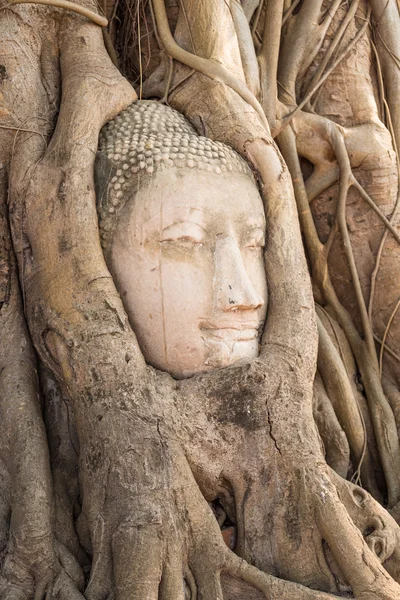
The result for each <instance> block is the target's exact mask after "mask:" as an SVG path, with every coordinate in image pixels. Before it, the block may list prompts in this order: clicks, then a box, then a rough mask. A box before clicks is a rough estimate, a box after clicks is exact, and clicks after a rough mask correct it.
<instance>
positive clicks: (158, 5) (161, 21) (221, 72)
mask: <svg viewBox="0 0 400 600" xmlns="http://www.w3.org/2000/svg"><path fill="white" fill-rule="evenodd" d="M152 2H153V10H154V16H155V19H156V23H157V30H158V35H159V37H160V40H161V43H162V45H163V47H164V49H165V51H166V53H167V54H168V55H169V56H170V57H171V58H173V59H175V60H177V61H179V62H181V63H182V64H184V65H186V66H187V67H190V68H191V69H195V70H196V71H199V73H202V74H203V75H205V76H206V77H210V78H211V79H214V80H215V81H218V82H220V83H223V84H225V85H227V86H228V87H230V88H231V89H232V90H234V91H235V92H236V93H237V94H239V96H240V97H241V98H242V99H243V100H244V101H245V102H247V103H248V104H250V106H252V107H253V108H254V110H255V111H256V113H257V114H258V116H259V117H260V120H261V122H262V124H263V125H264V127H265V129H266V130H267V131H268V132H269V125H268V121H267V119H266V117H265V113H264V111H263V109H262V107H261V104H260V103H259V102H258V100H257V98H256V97H255V96H254V95H253V94H252V93H251V92H250V90H249V88H248V87H247V85H246V83H245V82H244V81H242V80H241V79H239V78H238V77H235V75H233V74H232V73H231V72H230V71H228V69H226V68H225V67H224V66H223V65H222V64H220V63H219V62H217V61H215V60H212V59H208V58H202V57H201V56H196V55H195V54H192V53H191V52H187V51H186V50H184V49H183V48H181V47H180V46H179V45H178V44H177V43H176V41H175V40H174V38H173V35H172V33H171V30H170V27H169V23H168V17H167V11H166V9H165V4H164V0H152Z"/></svg>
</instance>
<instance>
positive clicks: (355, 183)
mask: <svg viewBox="0 0 400 600" xmlns="http://www.w3.org/2000/svg"><path fill="white" fill-rule="evenodd" d="M351 185H353V186H354V187H355V188H356V189H357V190H358V191H359V192H360V195H361V197H362V198H364V200H365V201H366V202H368V204H369V205H370V207H371V208H372V210H373V211H374V212H375V213H376V214H377V215H378V217H379V218H380V219H381V221H382V222H383V223H384V224H385V226H386V227H387V228H388V229H389V231H390V233H391V234H392V235H393V237H394V239H395V240H396V242H398V243H399V244H400V235H399V234H398V232H397V231H396V229H395V228H394V227H393V225H392V223H391V222H390V221H389V219H387V218H386V217H385V215H384V214H383V212H382V211H381V210H380V209H379V207H378V206H377V205H376V204H375V202H374V201H373V200H372V198H371V197H370V195H369V194H367V192H366V191H365V190H364V188H363V186H362V185H361V184H360V183H359V182H358V181H357V179H356V178H355V177H354V175H352V177H351Z"/></svg>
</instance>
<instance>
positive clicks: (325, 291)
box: [0, 0, 400, 600]
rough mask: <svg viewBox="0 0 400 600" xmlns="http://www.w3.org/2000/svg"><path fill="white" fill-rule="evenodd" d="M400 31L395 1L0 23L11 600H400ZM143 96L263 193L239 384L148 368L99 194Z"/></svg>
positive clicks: (143, 1)
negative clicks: (254, 346) (253, 313)
mask: <svg viewBox="0 0 400 600" xmlns="http://www.w3.org/2000/svg"><path fill="white" fill-rule="evenodd" d="M78 13H79V14H78ZM99 13H101V15H103V13H104V15H105V16H106V17H107V18H108V20H109V21H108V26H107V27H103V28H102V27H101V25H102V23H103V21H102V20H101V18H100V20H99ZM399 30H400V19H399V10H398V5H397V3H396V1H395V0H369V1H368V2H367V1H366V0H352V1H351V2H346V3H342V2H340V1H336V0H302V1H300V2H299V1H298V0H267V1H266V2H263V1H262V0H261V1H260V0H254V1H252V0H242V2H241V3H240V2H239V1H238V0H203V1H202V2H200V1H198V0H179V2H175V1H174V0H170V1H166V0H165V1H164V0H124V1H123V2H122V0H121V2H115V3H114V2H112V1H110V2H107V3H104V6H102V7H100V6H98V5H97V4H94V3H93V4H92V3H91V2H89V0H88V2H86V3H83V2H80V3H79V4H78V5H74V4H73V3H72V4H71V3H70V4H68V3H64V2H61V3H60V2H58V1H57V2H55V1H54V2H53V0H49V1H46V2H43V1H41V2H32V3H25V2H22V1H15V0H14V2H11V3H9V2H6V1H3V3H2V4H1V5H0V327H1V329H0V331H1V338H0V415H1V419H0V426H1V432H2V434H1V436H0V598H1V599H2V600H27V599H31V598H32V599H34V600H42V598H45V597H46V598H60V599H61V600H63V599H65V600H66V599H68V600H70V599H72V600H78V599H79V598H80V599H82V598H87V600H106V599H109V598H115V599H116V600H132V599H138V600H139V599H140V600H158V599H159V600H190V599H191V600H194V599H196V598H197V599H198V600H223V599H225V600H227V599H229V600H239V598H240V599H243V598H246V600H262V599H263V598H265V599H268V600H274V599H276V600H278V599H280V600H286V599H287V600H323V599H325V598H326V599H328V598H334V597H338V596H339V597H340V596H341V597H353V598H356V599H357V600H393V599H396V598H399V599H400V586H399V583H400V564H399V559H400V529H399V526H398V522H399V519H400V508H399V506H400V446H399V431H400V395H399V385H400V378H399V374H400V369H399V360H400V348H399V347H398V346H399V344H400V329H399V328H400V316H399V314H398V308H399V305H400V272H399V269H400V267H399V264H400V263H399V260H398V258H399V242H400V228H399V226H398V206H399V192H398V181H399V169H398V167H399V162H398V153H397V148H398V147H399V145H400V116H399V100H398V97H399V94H398V90H399V86H400V83H399V82H400V74H399V69H398V61H399V52H398V45H399V40H400V37H399V33H400V31H399ZM118 67H119V68H118ZM138 97H140V98H151V99H153V100H154V101H160V102H164V103H168V104H169V105H170V106H171V107H173V108H175V109H176V110H178V111H179V112H181V113H182V114H183V115H184V116H185V117H186V118H187V119H188V120H189V121H190V122H191V123H192V124H193V126H194V127H195V129H196V130H197V131H198V132H199V133H201V134H202V135H204V136H206V137H209V138H211V139H213V140H217V141H220V142H224V143H225V144H228V145H229V146H231V147H232V148H234V149H235V150H236V151H237V152H238V153H239V154H240V155H241V156H242V157H243V158H245V160H247V162H248V163H249V164H250V166H251V167H252V169H253V171H254V173H255V175H256V177H257V181H258V184H259V187H260V191H261V194H262V198H263V201H264V209H265V216H266V222H267V243H266V247H265V270H266V275H267V281H268V290H269V291H268V293H269V301H268V315H267V321H266V325H265V330H264V332H263V337H262V343H261V348H260V355H259V357H258V358H256V359H254V360H253V361H248V362H246V363H241V364H238V365H236V366H233V367H230V368H226V369H220V370H216V371H214V372H210V373H207V374H200V375H196V376H193V377H191V378H188V379H186V380H176V379H173V378H172V377H171V376H170V375H169V374H167V373H163V372H161V371H157V370H156V369H154V368H152V367H150V366H148V365H147V364H146V363H145V361H144V358H143V356H142V353H141V350H140V348H139V345H138V342H137V339H136V336H135V333H134V332H133V331H132V328H131V325H130V323H129V321H128V318H127V315H126V313H125V310H124V306H123V302H122V300H121V297H120V296H119V294H118V291H117V289H116V287H115V284H114V282H113V279H112V277H111V275H110V273H109V271H108V269H107V266H106V262H105V260H104V257H103V253H102V248H101V244H100V237H99V230H98V220H97V213H96V201H95V200H96V199H95V184H94V162H95V156H96V152H97V148H98V137H99V133H100V130H101V128H102V127H103V126H104V125H105V124H106V123H107V122H109V121H110V120H112V119H114V118H115V117H116V116H117V115H118V114H119V113H120V112H121V111H122V110H124V109H126V108H127V107H128V106H129V105H130V104H131V103H133V102H136V101H137V99H138Z"/></svg>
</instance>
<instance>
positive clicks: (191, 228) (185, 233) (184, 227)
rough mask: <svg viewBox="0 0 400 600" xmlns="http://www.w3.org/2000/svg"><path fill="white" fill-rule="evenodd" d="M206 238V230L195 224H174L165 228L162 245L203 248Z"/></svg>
mask: <svg viewBox="0 0 400 600" xmlns="http://www.w3.org/2000/svg"><path fill="white" fill-rule="evenodd" d="M204 237H205V231H204V229H203V228H202V227H201V226H200V225H198V224H197V223H193V222H187V221H186V222H185V221H184V222H181V223H173V224H172V225H169V226H168V227H165V228H164V229H163V231H162V234H161V240H160V242H161V243H162V244H167V243H170V244H173V243H176V244H180V245H185V246H202V244H203V241H204Z"/></svg>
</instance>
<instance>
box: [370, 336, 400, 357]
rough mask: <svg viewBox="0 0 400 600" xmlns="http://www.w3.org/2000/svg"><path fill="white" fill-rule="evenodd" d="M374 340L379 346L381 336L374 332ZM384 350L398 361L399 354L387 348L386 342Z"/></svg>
mask: <svg viewBox="0 0 400 600" xmlns="http://www.w3.org/2000/svg"><path fill="white" fill-rule="evenodd" d="M374 340H375V341H376V342H378V344H379V345H380V346H382V340H381V338H380V337H379V336H378V335H376V334H375V333H374ZM385 351H386V352H387V353H388V354H390V356H393V358H394V359H396V360H397V362H400V356H399V355H398V354H397V353H396V352H395V351H394V350H392V349H391V348H389V346H388V345H387V344H385Z"/></svg>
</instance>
